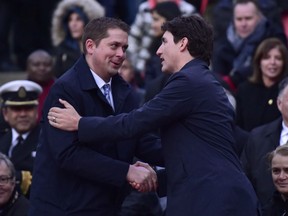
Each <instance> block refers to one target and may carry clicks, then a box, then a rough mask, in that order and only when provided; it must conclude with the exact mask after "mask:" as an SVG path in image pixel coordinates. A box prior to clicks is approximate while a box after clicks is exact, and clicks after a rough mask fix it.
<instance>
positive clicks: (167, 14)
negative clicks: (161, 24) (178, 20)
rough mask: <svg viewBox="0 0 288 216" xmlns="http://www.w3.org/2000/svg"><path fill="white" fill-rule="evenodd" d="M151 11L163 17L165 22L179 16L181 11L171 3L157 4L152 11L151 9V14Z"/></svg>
mask: <svg viewBox="0 0 288 216" xmlns="http://www.w3.org/2000/svg"><path fill="white" fill-rule="evenodd" d="M153 11H155V12H156V13H158V14H159V15H160V16H162V17H164V18H165V19H166V20H167V21H170V20H172V19H174V18H175V17H178V16H181V11H180V9H179V7H178V5H177V4H176V3H175V2H172V1H167V2H160V3H158V4H157V5H156V6H155V7H154V8H153V9H151V12H153Z"/></svg>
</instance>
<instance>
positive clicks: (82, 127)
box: [48, 16, 259, 216]
mask: <svg viewBox="0 0 288 216" xmlns="http://www.w3.org/2000/svg"><path fill="white" fill-rule="evenodd" d="M162 28H163V31H164V32H165V33H164V35H163V37H162V44H161V46H160V47H159V49H158V51H157V55H158V56H159V57H160V59H161V62H162V71H163V72H164V73H172V75H171V77H170V78H169V79H168V81H167V83H166V85H165V86H164V88H163V89H162V91H161V92H160V93H159V94H157V95H156V96H155V97H154V98H153V99H151V100H150V101H148V102H147V103H145V104H144V105H143V106H142V107H141V108H139V109H137V110H133V111H132V112H130V113H128V114H127V113H126V114H120V115H117V116H109V117H107V118H101V117H94V116H93V117H84V116H83V117H81V116H79V115H78V114H77V113H76V112H75V110H74V109H73V107H72V106H71V105H70V104H68V103H67V102H66V101H63V100H60V101H61V102H62V103H63V104H64V106H65V107H66V109H60V108H57V107H54V108H51V110H50V112H49V114H48V118H49V122H50V124H51V125H52V126H54V127H56V128H60V129H64V130H67V131H75V130H78V138H79V140H81V141H83V142H95V147H96V146H98V144H97V142H99V141H100V140H101V141H104V140H110V141H112V140H114V141H115V140H119V139H124V140H125V139H128V138H131V137H137V136H139V135H141V134H144V133H146V132H148V131H151V130H155V129H158V128H160V129H161V139H162V145H163V151H164V158H165V167H166V171H167V210H166V215H167V216H175V215H179V216H187V215H193V216H194V215H195V216H204V215H205V216H206V215H215V216H231V215H233V216H243V215H245V216H256V215H258V213H259V212H258V201H257V198H256V195H255V192H254V190H253V187H252V185H251V183H250V182H249V180H248V179H247V177H246V176H245V174H244V173H243V170H242V167H241V164H240V161H239V159H238V156H237V154H236V152H235V149H234V142H235V140H234V119H233V118H234V110H233V108H232V106H231V104H230V103H229V101H228V98H227V96H226V94H225V92H224V90H223V88H222V86H221V85H220V84H219V82H217V81H216V80H215V78H214V76H213V75H212V74H211V71H210V70H209V67H208V65H209V61H210V58H211V53H212V47H213V32H212V28H211V26H210V25H209V24H207V23H206V22H205V21H204V20H203V18H201V17H199V16H190V17H177V18H174V19H173V20H171V21H168V22H166V23H164V25H163V27H162ZM80 115H81V114H80ZM114 128H116V130H113V129H114ZM96 141H97V142H96ZM159 179H160V181H159V187H160V188H159V189H162V188H161V185H162V181H161V178H159ZM138 186H139V185H137V184H136V185H135V187H138ZM140 188H141V184H140Z"/></svg>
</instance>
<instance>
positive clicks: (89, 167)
mask: <svg viewBox="0 0 288 216" xmlns="http://www.w3.org/2000/svg"><path fill="white" fill-rule="evenodd" d="M59 92H61V93H59ZM72 95H73V96H72ZM78 96H79V95H78ZM80 97H81V96H79V98H78V97H77V95H75V92H74V94H73V90H70V91H67V90H63V88H61V87H59V86H56V87H54V88H52V89H51V93H50V95H49V97H48V98H47V100H46V104H45V110H44V115H43V116H47V113H48V111H49V109H50V108H51V107H52V106H58V107H61V105H60V103H59V102H58V99H59V98H63V99H65V100H67V101H68V102H69V103H71V104H73V106H74V107H75V108H76V110H77V109H78V111H79V105H77V102H79V101H81V98H80ZM43 121H44V122H43V124H44V127H43V130H42V135H40V137H41V136H42V137H44V138H47V140H48V149H49V150H50V152H49V153H50V154H51V155H52V156H53V157H54V159H55V161H56V162H57V163H58V164H59V167H60V168H61V169H63V170H65V171H68V172H70V173H74V174H75V175H77V176H81V177H83V178H84V179H87V180H90V181H100V182H104V183H108V184H112V185H115V186H121V185H122V184H124V183H125V182H126V175H127V172H128V168H129V164H128V163H125V162H122V161H118V160H114V159H112V158H111V157H109V156H105V155H103V154H100V153H98V152H97V150H95V149H93V148H90V147H88V146H86V145H85V144H83V143H80V141H79V140H78V137H77V133H76V132H66V131H62V130H59V129H56V128H53V127H52V126H50V125H49V122H48V121H47V118H44V119H43ZM95 143H97V142H96V141H95ZM47 163H49V161H47Z"/></svg>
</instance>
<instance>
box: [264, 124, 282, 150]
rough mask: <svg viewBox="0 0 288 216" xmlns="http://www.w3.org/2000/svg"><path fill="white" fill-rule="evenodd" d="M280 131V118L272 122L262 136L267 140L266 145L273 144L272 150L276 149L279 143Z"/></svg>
mask: <svg viewBox="0 0 288 216" xmlns="http://www.w3.org/2000/svg"><path fill="white" fill-rule="evenodd" d="M281 131H282V118H279V119H277V120H276V121H274V122H273V123H272V124H271V125H270V127H269V128H268V130H267V133H266V134H264V136H265V137H266V138H267V140H268V143H272V144H273V149H275V148H277V147H278V146H279V143H280V134H281Z"/></svg>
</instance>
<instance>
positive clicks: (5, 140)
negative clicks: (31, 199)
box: [0, 125, 40, 189]
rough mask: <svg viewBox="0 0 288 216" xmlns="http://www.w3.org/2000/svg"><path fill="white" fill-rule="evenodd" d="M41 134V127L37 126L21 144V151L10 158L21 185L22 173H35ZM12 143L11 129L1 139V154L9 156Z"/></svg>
mask: <svg viewBox="0 0 288 216" xmlns="http://www.w3.org/2000/svg"><path fill="white" fill-rule="evenodd" d="M39 132H40V127H39V126H38V125H37V126H36V127H34V128H33V129H32V130H31V131H30V133H29V135H28V136H27V138H26V139H25V140H24V142H23V143H22V144H21V146H20V149H19V151H17V153H16V154H14V155H13V157H11V158H10V160H11V161H12V163H13V164H14V167H15V169H16V180H17V181H18V182H19V185H20V184H21V181H22V173H21V171H30V172H31V174H32V172H33V165H34V160H35V155H36V146H37V143H38V137H39ZM11 143H12V131H11V129H10V130H9V131H8V132H7V133H6V134H5V135H4V136H3V137H1V138H0V152H2V153H3V154H5V155H7V156H8V152H9V149H10V147H11ZM19 189H20V188H19Z"/></svg>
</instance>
